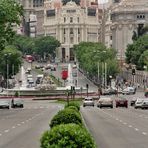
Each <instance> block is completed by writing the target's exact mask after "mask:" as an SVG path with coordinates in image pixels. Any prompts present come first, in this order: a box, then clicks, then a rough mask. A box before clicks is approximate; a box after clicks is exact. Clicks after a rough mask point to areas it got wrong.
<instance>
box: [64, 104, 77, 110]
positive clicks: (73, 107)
mask: <svg viewBox="0 0 148 148" xmlns="http://www.w3.org/2000/svg"><path fill="white" fill-rule="evenodd" d="M67 108H68V109H73V110H75V111H79V110H78V108H77V107H76V106H68V105H66V106H65V109H67Z"/></svg>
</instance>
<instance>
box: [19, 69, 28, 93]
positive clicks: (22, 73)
mask: <svg viewBox="0 0 148 148" xmlns="http://www.w3.org/2000/svg"><path fill="white" fill-rule="evenodd" d="M20 80H21V81H22V83H21V87H20V89H21V90H23V89H26V86H27V81H26V75H25V69H24V67H23V66H21V76H20Z"/></svg>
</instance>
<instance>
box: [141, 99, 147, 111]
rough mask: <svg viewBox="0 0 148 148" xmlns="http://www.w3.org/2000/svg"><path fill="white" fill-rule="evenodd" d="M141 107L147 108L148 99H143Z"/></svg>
mask: <svg viewBox="0 0 148 148" xmlns="http://www.w3.org/2000/svg"><path fill="white" fill-rule="evenodd" d="M141 109H148V99H145V100H143V102H142V104H141Z"/></svg>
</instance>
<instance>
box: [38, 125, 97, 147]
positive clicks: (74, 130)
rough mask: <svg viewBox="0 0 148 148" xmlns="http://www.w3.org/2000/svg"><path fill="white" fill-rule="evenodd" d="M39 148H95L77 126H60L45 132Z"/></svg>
mask: <svg viewBox="0 0 148 148" xmlns="http://www.w3.org/2000/svg"><path fill="white" fill-rule="evenodd" d="M40 141H41V148H96V145H95V142H94V140H93V138H92V137H91V135H90V134H89V133H88V132H87V130H86V129H85V128H82V127H81V126H80V125H77V124H72V123H71V124H60V125H58V126H55V127H53V128H52V129H51V130H50V131H46V132H45V133H44V134H43V136H42V138H41V140H40Z"/></svg>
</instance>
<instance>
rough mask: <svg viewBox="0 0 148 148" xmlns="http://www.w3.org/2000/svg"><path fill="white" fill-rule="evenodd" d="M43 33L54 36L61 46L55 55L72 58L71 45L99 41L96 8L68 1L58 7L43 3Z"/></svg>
mask: <svg viewBox="0 0 148 148" xmlns="http://www.w3.org/2000/svg"><path fill="white" fill-rule="evenodd" d="M44 29H45V35H46V36H47V35H50V36H54V37H55V38H56V39H57V40H59V41H60V43H61V47H60V48H59V49H58V51H57V53H56V55H57V57H59V58H60V60H64V61H69V60H74V54H73V45H75V44H78V43H79V42H82V41H86V42H89V41H90V42H100V41H101V19H100V13H99V11H98V8H95V7H84V8H82V7H81V6H79V5H76V3H75V2H72V1H70V2H68V3H67V4H66V5H64V6H62V7H61V8H60V9H55V8H54V7H52V6H51V5H50V4H49V2H48V1H46V2H45V3H44Z"/></svg>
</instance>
